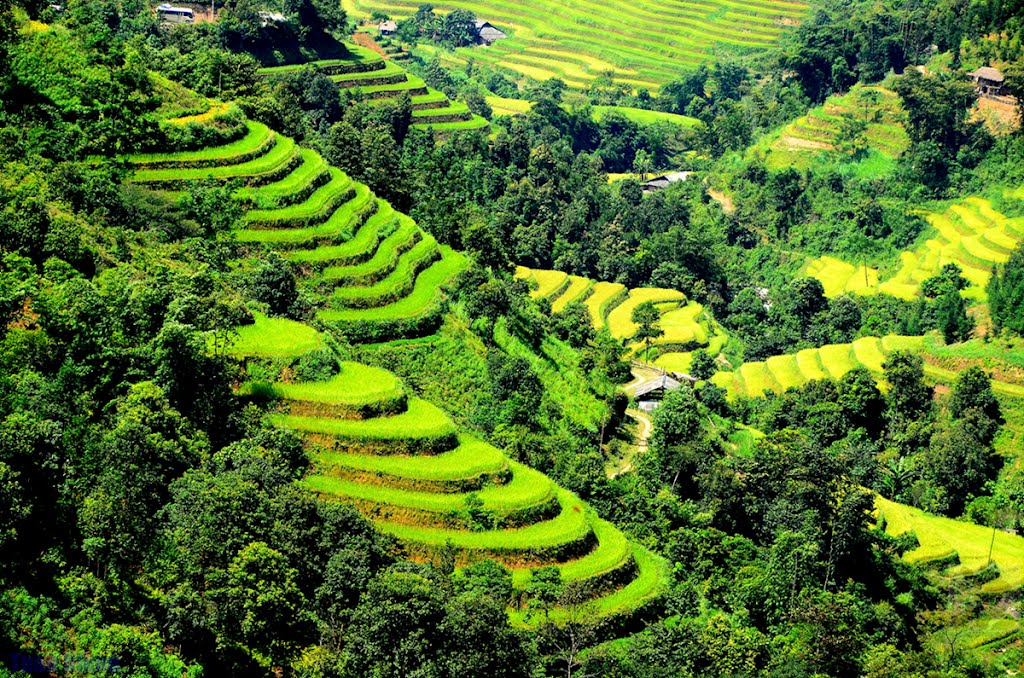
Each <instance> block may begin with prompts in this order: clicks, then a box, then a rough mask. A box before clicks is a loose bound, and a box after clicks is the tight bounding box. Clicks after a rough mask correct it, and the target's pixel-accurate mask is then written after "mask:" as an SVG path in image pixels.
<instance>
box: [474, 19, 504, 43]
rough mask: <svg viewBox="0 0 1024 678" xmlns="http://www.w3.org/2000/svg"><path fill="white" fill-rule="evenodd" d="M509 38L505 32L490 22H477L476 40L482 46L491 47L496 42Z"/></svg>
mask: <svg viewBox="0 0 1024 678" xmlns="http://www.w3.org/2000/svg"><path fill="white" fill-rule="evenodd" d="M507 37H508V36H507V35H505V33H504V32H503V31H499V30H498V29H497V28H495V27H494V26H492V25H491V24H489V23H488V22H486V21H480V20H479V19H478V20H477V22H476V39H477V41H479V42H480V44H481V45H490V44H492V43H493V42H494V41H495V40H504V39H505V38H507Z"/></svg>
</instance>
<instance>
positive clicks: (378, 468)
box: [317, 434, 508, 482]
mask: <svg viewBox="0 0 1024 678" xmlns="http://www.w3.org/2000/svg"><path fill="white" fill-rule="evenodd" d="M317 465H318V467H320V468H321V469H330V468H335V467H336V468H347V469H352V470H356V471H365V472H369V473H379V474H383V475H388V476H395V477H398V478H407V479H412V480H432V481H439V482H442V481H452V480H462V479H465V478H473V477H475V476H480V475H483V474H497V473H500V472H501V471H502V470H504V469H505V468H507V467H508V461H507V460H506V459H505V456H504V455H503V454H502V453H501V452H500V451H499V450H498V449H497V448H495V447H493V446H492V445H489V444H487V443H485V442H483V441H482V440H478V439H476V438H473V437H472V436H469V435H465V434H462V435H460V436H459V445H458V447H456V448H454V449H452V450H449V451H448V452H443V453H441V454H436V455H431V456H411V457H410V456H393V455H379V454H359V453H333V452H324V453H322V454H320V455H319V456H318V458H317Z"/></svg>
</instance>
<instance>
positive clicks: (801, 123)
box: [754, 85, 910, 168]
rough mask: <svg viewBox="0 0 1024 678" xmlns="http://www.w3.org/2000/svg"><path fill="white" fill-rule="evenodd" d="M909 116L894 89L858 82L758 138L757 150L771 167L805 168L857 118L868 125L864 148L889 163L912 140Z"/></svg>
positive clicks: (834, 147)
mask: <svg viewBox="0 0 1024 678" xmlns="http://www.w3.org/2000/svg"><path fill="white" fill-rule="evenodd" d="M905 118H906V112H905V111H904V110H903V107H902V106H901V105H900V100H899V96H898V95H897V94H896V93H895V92H893V91H891V90H888V89H885V88H883V87H867V86H862V85H858V86H856V87H854V88H853V89H852V90H850V91H849V92H847V93H845V94H841V95H840V94H834V95H832V96H830V97H829V98H828V100H826V101H825V103H824V104H823V105H821V106H819V107H817V108H813V109H811V110H810V111H808V112H807V115H805V116H802V117H800V118H797V119H796V120H794V121H793V122H791V123H789V124H788V125H786V126H785V127H784V128H782V130H780V131H778V132H776V133H775V134H772V135H770V136H769V137H767V138H766V139H765V140H764V141H762V142H760V143H759V144H758V145H757V146H755V147H754V152H755V153H758V154H761V155H763V156H764V159H765V162H766V164H767V165H768V166H769V167H771V168H782V167H790V166H796V167H806V166H807V165H808V164H809V163H810V162H811V161H812V159H813V158H814V156H816V155H818V154H821V153H823V152H826V151H835V150H839V146H841V143H837V142H839V140H840V138H841V135H842V128H843V125H844V123H845V122H847V121H859V122H863V123H864V124H865V129H864V132H863V140H862V141H863V143H864V144H865V145H866V148H865V150H866V151H868V152H869V153H873V154H877V155H878V156H881V159H882V160H883V161H888V162H891V160H892V159H894V158H896V157H898V156H899V155H900V154H902V153H903V151H905V150H906V148H907V146H908V145H909V143H910V140H909V138H908V137H907V133H906V130H905V129H904V127H903V123H904V120H905ZM851 150H852V149H851Z"/></svg>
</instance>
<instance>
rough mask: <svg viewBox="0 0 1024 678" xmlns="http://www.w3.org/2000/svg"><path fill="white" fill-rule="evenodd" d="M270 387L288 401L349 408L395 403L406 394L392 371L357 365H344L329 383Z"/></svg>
mask: <svg viewBox="0 0 1024 678" xmlns="http://www.w3.org/2000/svg"><path fill="white" fill-rule="evenodd" d="M270 388H271V389H272V390H273V392H274V393H275V394H276V395H277V396H279V397H281V398H285V399H287V400H302V401H307V402H314V403H325V404H328V405H348V406H360V405H368V404H373V403H380V402H384V401H388V400H395V399H397V398H399V397H401V396H402V394H403V393H405V389H404V388H403V386H402V382H401V381H400V380H399V379H398V377H396V376H395V375H393V374H392V373H391V372H387V371H386V370H382V369H379V368H376V367H369V366H368V365H362V364H360V363H354V362H343V363H342V364H341V372H340V373H338V374H336V375H335V376H334V377H332V378H331V379H329V380H328V381H306V382H298V383H294V382H293V383H275V384H271V385H270Z"/></svg>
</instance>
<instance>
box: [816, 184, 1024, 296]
mask: <svg viewBox="0 0 1024 678" xmlns="http://www.w3.org/2000/svg"><path fill="white" fill-rule="evenodd" d="M923 216H924V218H925V219H926V220H927V221H928V223H929V224H930V225H931V231H930V232H929V233H926V234H925V235H924V236H922V238H921V239H920V240H919V242H920V244H919V245H918V246H917V247H915V248H914V249H912V250H906V251H903V252H901V253H900V265H899V267H898V268H897V269H896V270H895V272H894V273H893V274H892V275H891V276H890V277H888V278H887V279H885V280H882V281H881V282H879V273H878V271H877V270H874V269H871V268H869V269H868V270H867V275H868V281H867V283H865V281H864V268H863V266H854V265H853V264H850V263H847V262H844V261H841V260H839V259H835V258H833V257H821V258H819V259H816V260H814V261H812V262H810V263H809V264H808V265H807V267H806V268H805V271H806V273H807V274H808V275H811V276H814V277H815V278H817V279H818V280H820V281H821V283H822V285H823V286H824V287H825V293H826V295H827V296H834V295H836V294H842V293H853V294H876V293H883V294H890V295H892V296H894V297H899V298H901V299H916V298H917V297H918V295H919V294H920V291H921V283H922V282H924V281H925V280H927V279H928V278H930V277H932V276H935V275H938V273H939V272H940V271H941V270H942V267H943V266H945V265H946V264H949V263H953V264H956V265H957V266H959V267H960V268H961V269H962V270H963V276H964V278H966V279H967V280H968V282H969V283H970V287H969V288H968V289H967V290H965V291H964V292H963V295H964V296H965V297H967V298H971V299H979V300H980V299H984V295H985V289H984V288H985V285H986V284H988V280H989V278H990V277H991V275H992V268H993V267H995V266H998V265H1000V264H1003V263H1005V262H1006V261H1007V259H1009V257H1010V253H1011V252H1012V251H1013V250H1014V249H1015V248H1016V247H1017V245H1018V244H1019V243H1020V242H1021V241H1022V240H1024V218H1021V217H1013V218H1011V217H1007V216H1005V215H1003V214H1002V213H1000V212H999V211H997V210H996V209H995V208H994V207H993V206H992V203H991V201H989V200H987V199H985V198H982V197H979V196H973V197H969V198H965V199H963V200H960V201H958V202H955V203H952V204H950V205H949V206H948V207H946V209H945V210H944V211H930V212H924V213H923Z"/></svg>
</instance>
